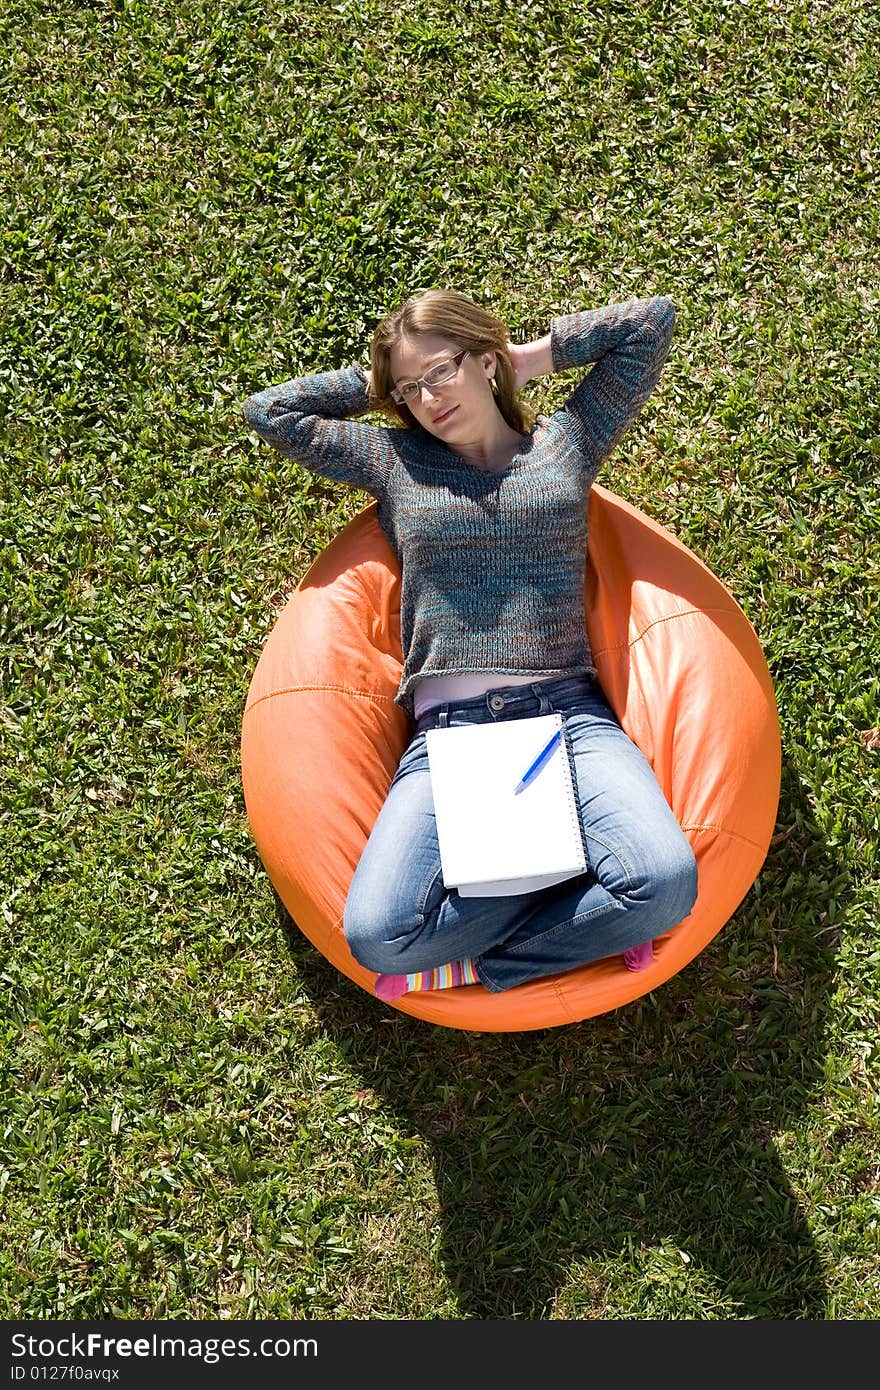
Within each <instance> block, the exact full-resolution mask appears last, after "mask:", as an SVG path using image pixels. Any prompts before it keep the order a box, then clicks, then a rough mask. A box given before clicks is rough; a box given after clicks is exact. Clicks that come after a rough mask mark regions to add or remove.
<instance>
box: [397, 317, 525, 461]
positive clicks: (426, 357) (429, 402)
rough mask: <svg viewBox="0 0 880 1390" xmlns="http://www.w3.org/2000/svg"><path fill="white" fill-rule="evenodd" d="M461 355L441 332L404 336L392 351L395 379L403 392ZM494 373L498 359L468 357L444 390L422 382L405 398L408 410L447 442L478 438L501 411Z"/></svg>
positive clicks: (486, 355)
mask: <svg viewBox="0 0 880 1390" xmlns="http://www.w3.org/2000/svg"><path fill="white" fill-rule="evenodd" d="M459 352H461V348H460V347H459V345H458V344H457V343H453V342H452V341H451V340H450V339H449V338H444V337H442V336H441V335H440V334H438V333H415V334H412V335H410V336H405V337H403V338H401V339H400V341H399V342H398V343H397V344H396V345H395V346H394V347H393V348H392V350H391V356H390V359H389V363H390V367H391V377H392V380H393V382H394V385H395V386H396V387H397V388H398V389H400V387H401V386H402V385H403V383H404V382H406V381H418V379H419V377H422V376H424V375H425V373H426V372H429V371H430V370H431V368H432V367H436V366H437V364H438V363H440V362H444V361H446V360H447V359H448V358H450V357H453V356H455V355H457V354H458V353H459ZM494 373H495V354H494V353H492V352H483V353H469V354H468V355H467V357H464V358H462V361H461V364H460V366H459V368H458V371H457V373H456V375H455V376H453V377H451V378H450V379H449V381H445V382H443V384H442V385H441V386H433V387H431V386H426V385H425V384H424V382H422V384H421V385H420V387H419V390H418V392H417V393H416V394H415V395H414V396H409V397H407V399H406V406H407V409H408V410H409V411H410V412H411V413H412V415H413V417H414V419H416V420H417V421H418V422H419V424H420V425H423V426H424V427H425V429H426V430H428V431H429V432H430V433H431V434H433V435H436V436H437V438H438V439H442V440H443V441H444V442H445V443H449V444H453V443H454V442H455V440H457V439H460V440H465V439H473V438H479V437H480V435H481V433H482V432H483V431H484V430H485V428H486V426H487V425H489V424H491V423H492V420H493V416H494V415H495V414H497V410H498V407H497V406H496V404H495V397H494V396H493V394H492V388H491V386H490V385H489V381H490V378H491V377H492V376H493V375H494Z"/></svg>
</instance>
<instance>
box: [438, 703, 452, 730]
mask: <svg viewBox="0 0 880 1390" xmlns="http://www.w3.org/2000/svg"><path fill="white" fill-rule="evenodd" d="M448 724H449V705H448V704H444V705H441V706H440V709H439V710H438V712H437V728H438V729H445V728H446V727H447V726H448Z"/></svg>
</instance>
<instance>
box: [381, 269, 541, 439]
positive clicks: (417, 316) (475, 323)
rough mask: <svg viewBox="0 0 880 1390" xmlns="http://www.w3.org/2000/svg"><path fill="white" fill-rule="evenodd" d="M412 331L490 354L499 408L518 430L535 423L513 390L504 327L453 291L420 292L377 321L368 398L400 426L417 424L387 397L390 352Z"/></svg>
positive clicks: (478, 306)
mask: <svg viewBox="0 0 880 1390" xmlns="http://www.w3.org/2000/svg"><path fill="white" fill-rule="evenodd" d="M416 333H439V334H440V335H441V336H442V337H444V338H448V339H449V340H450V341H451V342H453V343H455V344H456V345H457V346H458V347H459V348H460V349H461V348H466V349H467V350H468V351H469V352H472V353H475V354H479V353H482V352H494V353H495V355H496V365H495V378H494V383H493V389H494V395H495V403H496V405H497V406H498V409H499V410H500V411H501V414H502V416H503V417H504V419H505V420H506V421H507V423H508V425H510V427H511V429H514V430H516V431H517V433H518V434H524V433H525V431H526V430H527V429H529V427H530V426H531V425H533V424H534V421H535V416H534V413H533V411H531V410H530V409H529V407H528V406H526V405H524V404H523V403H522V402H521V401H520V400H519V398H518V396H517V393H516V384H515V377H514V370H513V363H512V362H511V360H510V356H509V355H508V352H507V344H508V342H509V340H510V335H509V333H508V331H507V325H506V324H505V323H503V322H502V320H501V319H499V318H496V316H495V315H494V314H490V313H489V311H488V310H487V309H483V308H482V307H481V306H480V305H479V304H475V303H474V301H473V300H472V299H468V297H467V295H464V294H459V293H458V291H457V290H420V291H419V292H418V293H417V294H414V295H411V296H410V298H409V299H407V300H405V301H404V303H403V304H400V305H399V306H398V307H397V308H396V309H394V310H392V312H391V313H390V314H388V315H387V316H386V317H385V318H384V319H383V320H382V322H381V323H380V324H378V325H377V327H376V329H375V330H374V332H373V342H372V346H371V349H370V396H371V402H372V405H373V407H374V408H375V409H378V410H384V411H385V412H386V413H387V414H388V415H391V416H395V417H396V418H397V419H398V420H400V421H401V423H402V424H404V425H408V426H413V425H415V424H416V423H417V422H416V420H415V417H414V416H413V414H412V412H411V411H410V410H409V408H408V407H407V406H406V405H398V403H397V402H396V401H395V400H394V398H393V397H392V395H391V388H392V386H393V385H394V380H393V378H392V376H391V353H392V351H393V349H394V348H395V347H396V346H397V344H398V343H399V342H400V340H401V338H402V337H403V336H404V335H405V334H416Z"/></svg>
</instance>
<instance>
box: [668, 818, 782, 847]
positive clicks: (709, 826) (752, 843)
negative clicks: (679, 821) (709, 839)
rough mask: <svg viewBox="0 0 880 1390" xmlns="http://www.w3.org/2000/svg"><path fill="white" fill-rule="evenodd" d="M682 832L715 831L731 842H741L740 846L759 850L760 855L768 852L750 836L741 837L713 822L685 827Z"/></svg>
mask: <svg viewBox="0 0 880 1390" xmlns="http://www.w3.org/2000/svg"><path fill="white" fill-rule="evenodd" d="M681 828H682V830H683V831H684V832H685V834H687V832H688V831H689V830H714V831H715V833H716V834H717V835H726V836H727V837H728V839H729V840H739V842H740V844H743V845H748V846H749V847H750V848H751V849H754V850H757V851H758V853H759V854H766V853H767V850H766V849H765V847H764V846H763V845H759V844H758V842H757V840H750V839H749V837H748V835H740V833H739V831H738V830H728V829H727V827H726V826H724V825H715V824H714V823H713V822H712V821H698V822H696V823H694V824H692V825H683V826H682V827H681Z"/></svg>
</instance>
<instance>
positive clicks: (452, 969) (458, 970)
mask: <svg viewBox="0 0 880 1390" xmlns="http://www.w3.org/2000/svg"><path fill="white" fill-rule="evenodd" d="M479 983H480V981H479V978H478V976H477V972H476V970H475V969H474V963H473V961H472V960H470V959H469V958H466V959H465V960H454V961H451V962H450V964H449V965H438V966H435V968H434V969H433V970H415V971H413V973H412V974H411V975H380V976H379V978H378V979H377V981H376V985H375V990H376V994H377V995H378V997H379V998H380V999H384V1000H385V1001H386V1003H391V1001H392V1000H393V999H399V998H400V996H401V994H408V993H409V992H410V991H411V990H417V989H418V990H421V989H452V988H453V987H454V986H455V985H477V984H479Z"/></svg>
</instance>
